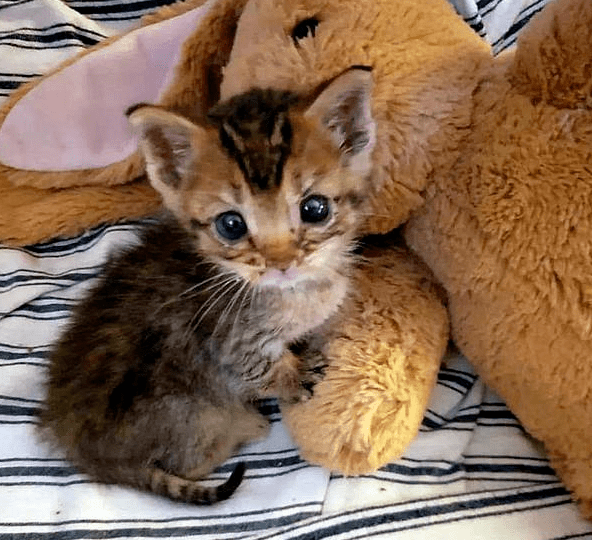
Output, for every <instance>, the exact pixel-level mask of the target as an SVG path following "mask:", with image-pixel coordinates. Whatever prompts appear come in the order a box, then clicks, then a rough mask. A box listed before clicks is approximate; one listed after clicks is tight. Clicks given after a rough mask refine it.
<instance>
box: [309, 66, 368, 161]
mask: <svg viewBox="0 0 592 540" xmlns="http://www.w3.org/2000/svg"><path fill="white" fill-rule="evenodd" d="M372 86H373V85H372V72H371V71H370V70H369V69H366V68H351V69H349V70H348V71H346V72H345V73H343V74H342V75H340V76H338V77H337V78H335V79H334V80H333V81H331V83H330V84H329V85H328V86H327V87H326V88H325V89H324V90H323V91H322V92H321V93H320V94H319V96H318V97H317V98H316V100H315V101H314V102H313V104H312V105H311V106H310V107H309V109H308V110H307V111H306V113H305V114H306V115H307V116H310V117H317V118H318V119H319V121H320V122H321V124H322V125H323V126H325V127H326V128H327V129H328V130H329V131H330V132H331V135H332V137H333V140H334V141H335V144H336V145H337V146H338V147H339V149H340V151H341V152H342V154H343V157H344V159H345V160H346V165H347V166H348V167H350V168H352V169H355V170H356V171H357V172H360V173H369V172H370V156H371V154H372V150H373V149H374V145H375V143H376V123H375V122H374V119H373V117H372V110H371V100H372Z"/></svg>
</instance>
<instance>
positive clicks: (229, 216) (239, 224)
mask: <svg viewBox="0 0 592 540" xmlns="http://www.w3.org/2000/svg"><path fill="white" fill-rule="evenodd" d="M215 223H216V231H218V234H219V235H220V236H221V237H222V238H225V239H226V240H239V239H240V238H242V237H243V236H244V235H245V234H247V224H246V223H245V220H244V219H243V216H241V215H240V214H239V213H238V212H224V213H223V214H220V215H219V216H218V217H217V218H216V222H215Z"/></svg>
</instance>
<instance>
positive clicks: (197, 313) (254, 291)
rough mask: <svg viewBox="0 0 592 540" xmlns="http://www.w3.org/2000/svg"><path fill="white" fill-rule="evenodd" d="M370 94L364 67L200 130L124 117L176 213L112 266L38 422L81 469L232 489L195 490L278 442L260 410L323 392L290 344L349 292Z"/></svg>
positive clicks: (160, 483) (87, 306) (153, 116)
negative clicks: (261, 402) (244, 454)
mask: <svg viewBox="0 0 592 540" xmlns="http://www.w3.org/2000/svg"><path fill="white" fill-rule="evenodd" d="M370 94H371V74H370V73H369V72H368V71H367V70H362V69H352V70H350V71H348V72H346V73H344V74H343V75H341V76H340V77H338V78H336V79H335V80H334V81H333V82H331V83H330V84H329V85H328V86H327V87H326V88H325V89H324V90H322V91H321V92H320V93H319V95H318V97H316V99H314V101H313V100H308V101H307V100H304V99H303V98H298V97H297V96H294V95H292V94H290V93H287V92H279V91H274V90H261V89H255V90H252V91H249V92H247V93H245V94H243V95H240V96H238V97H235V98H232V99H230V100H229V101H227V102H223V103H221V104H219V105H217V106H215V107H214V108H213V110H212V111H211V113H210V115H209V118H210V121H211V123H210V124H209V125H205V126H201V125H197V124H194V123H192V122H190V121H189V120H187V119H186V118H183V117H180V116H178V115H176V114H173V113H171V112H167V111H165V110H163V109H161V108H158V107H155V106H149V105H140V106H136V107H135V108H132V109H131V110H130V111H129V119H130V121H131V123H132V124H133V125H134V126H135V127H136V129H137V130H138V132H139V135H140V150H141V152H142V153H143V155H144V158H145V161H146V169H147V175H148V177H149V180H150V182H151V183H152V185H153V186H154V187H155V188H156V189H157V190H158V191H159V192H160V193H161V194H162V198H163V202H164V206H165V207H166V208H167V209H168V210H169V215H168V216H167V217H164V218H163V219H162V220H160V221H159V222H158V223H157V224H156V225H155V226H153V227H150V228H148V230H147V231H146V232H145V233H144V234H143V236H142V238H141V241H140V243H139V244H138V245H137V246H133V247H130V248H128V249H126V250H124V251H123V252H122V253H120V254H119V255H117V256H115V257H114V258H112V259H111V260H110V261H109V262H108V263H107V264H106V267H105V269H104V272H103V273H102V275H101V278H100V280H99V283H98V284H97V285H96V286H95V287H94V289H92V291H91V292H90V294H89V295H88V297H87V298H86V299H84V300H83V301H82V302H81V303H80V305H79V306H78V307H77V308H76V309H75V311H74V314H73V318H72V322H71V324H70V326H69V328H68V329H67V331H66V332H65V333H64V335H63V336H62V337H61V339H60V340H59V341H58V343H57V345H56V346H55V348H54V350H53V353H52V356H51V362H50V373H49V382H48V395H47V399H46V402H45V407H44V409H43V411H42V415H41V425H42V427H43V428H45V430H44V431H45V432H49V434H50V437H51V438H52V440H53V441H54V442H55V443H57V445H58V446H59V447H61V448H62V449H64V450H65V451H66V452H67V455H68V457H69V458H70V459H71V460H72V461H73V462H74V463H75V464H76V466H78V467H79V468H80V469H81V470H82V471H84V472H86V473H88V474H89V475H91V476H92V477H93V478H94V479H96V480H98V481H101V482H105V483H118V484H125V485H130V486H134V487H137V488H140V489H146V490H149V491H152V492H155V493H159V494H162V495H166V496H168V497H171V498H173V499H178V500H181V501H186V502H193V503H197V504H209V503H212V502H216V501H220V500H223V499H225V498H227V497H229V496H230V495H231V494H232V493H233V491H234V490H235V489H236V488H237V487H238V485H239V483H240V482H241V479H242V476H243V471H244V465H243V464H239V465H238V466H237V467H236V468H235V470H234V472H233V473H232V474H231V476H230V477H229V479H228V480H227V481H225V482H224V483H222V484H221V485H218V486H217V487H213V488H211V487H204V486H203V485H202V484H201V483H199V482H197V481H196V480H197V479H200V478H202V477H203V476H205V475H207V474H208V473H210V472H211V471H212V470H213V469H214V468H215V467H216V466H218V465H220V464H221V463H222V462H223V461H224V460H226V459H227V458H228V457H229V456H231V455H232V453H233V452H235V451H236V449H237V448H238V447H239V446H240V445H242V444H244V443H246V442H248V441H251V440H253V439H255V438H259V437H261V436H263V435H264V434H265V433H266V429H267V422H266V421H265V419H264V417H263V416H261V415H260V414H259V412H258V411H257V410H256V406H255V401H256V400H257V399H258V398H260V397H261V396H265V395H269V394H274V395H277V396H279V398H280V399H284V400H298V399H300V398H301V397H303V396H306V395H308V394H307V392H308V389H309V388H310V384H312V383H314V380H315V376H316V375H315V369H314V368H315V366H314V365H307V361H306V358H304V359H300V358H298V357H297V356H296V355H295V354H294V353H293V352H290V350H289V347H290V346H292V348H293V350H294V351H295V352H296V353H298V351H305V350H307V347H306V346H302V343H303V342H306V340H307V339H309V337H310V336H311V335H313V332H314V331H315V329H316V330H319V329H320V328H321V327H323V326H326V325H327V324H328V321H330V319H331V317H333V316H334V315H335V313H336V312H337V311H338V308H339V306H340V305H341V304H342V303H343V302H344V299H345V297H346V294H347V289H348V272H349V269H350V268H351V265H352V261H353V257H352V254H351V250H352V246H353V244H354V239H355V235H356V227H357V225H358V223H360V222H361V220H362V217H363V208H364V200H365V198H366V193H367V192H368V190H369V176H370V154H371V152H372V148H373V146H374V140H375V134H374V131H375V125H374V122H373V120H372V118H371V113H370V105H369V104H370ZM310 101H312V104H310ZM308 356H309V357H310V358H313V359H314V358H315V357H317V358H318V356H319V355H318V354H314V353H312V354H310V355H308ZM312 363H313V364H314V361H313V362H312ZM309 364H310V362H309Z"/></svg>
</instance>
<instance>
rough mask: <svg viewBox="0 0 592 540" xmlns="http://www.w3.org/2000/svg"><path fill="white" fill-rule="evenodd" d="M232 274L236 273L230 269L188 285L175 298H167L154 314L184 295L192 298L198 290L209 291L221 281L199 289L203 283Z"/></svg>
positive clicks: (200, 291) (201, 291)
mask: <svg viewBox="0 0 592 540" xmlns="http://www.w3.org/2000/svg"><path fill="white" fill-rule="evenodd" d="M231 275H234V274H233V273H232V272H230V271H228V272H221V273H219V274H216V275H215V276H212V277H210V278H208V279H204V280H203V281H200V282H199V283H196V284H195V285H191V287H188V288H187V289H185V290H184V291H183V292H181V293H179V294H178V295H177V296H175V297H174V298H171V299H170V300H167V301H166V302H163V303H162V304H161V305H160V306H159V307H158V309H157V310H156V311H155V312H154V314H155V315H156V314H157V313H158V312H159V311H161V310H162V309H164V308H165V307H167V306H170V305H172V304H175V303H177V302H178V301H179V300H180V299H181V298H183V297H186V296H189V298H191V297H192V296H193V293H195V294H197V293H198V292H199V293H205V292H208V291H209V290H211V289H213V288H214V287H217V286H218V285H220V284H219V283H213V284H212V285H210V286H208V287H206V288H205V289H203V290H198V288H199V287H200V286H202V285H205V284H206V283H209V282H211V281H215V280H219V279H222V278H225V277H227V276H231Z"/></svg>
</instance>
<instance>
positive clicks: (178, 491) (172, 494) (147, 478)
mask: <svg viewBox="0 0 592 540" xmlns="http://www.w3.org/2000/svg"><path fill="white" fill-rule="evenodd" d="M129 472H130V473H131V472H132V471H129ZM135 472H136V474H134V475H133V476H135V478H129V479H128V480H129V482H128V483H129V484H133V485H136V486H138V487H141V488H143V489H146V490H147V491H151V492H153V493H156V494H157V495H163V496H165V497H168V498H170V499H173V500H176V501H181V502H187V503H193V504H214V503H216V502H219V501H223V500H225V499H228V497H230V496H231V495H232V494H233V493H234V491H235V490H236V488H237V487H238V486H239V484H240V483H241V481H242V479H243V476H244V474H245V464H244V463H243V462H240V463H238V464H237V465H236V467H235V468H234V470H233V471H232V473H231V474H230V477H229V478H228V480H226V481H225V482H223V483H222V484H220V485H218V486H213V487H204V486H202V485H201V484H200V483H199V482H197V481H195V480H189V479H187V478H183V477H181V476H177V475H175V474H171V473H168V472H166V471H164V470H162V469H159V468H157V467H152V468H148V469H143V470H142V472H141V473H140V476H139V477H138V474H137V472H138V471H135Z"/></svg>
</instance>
